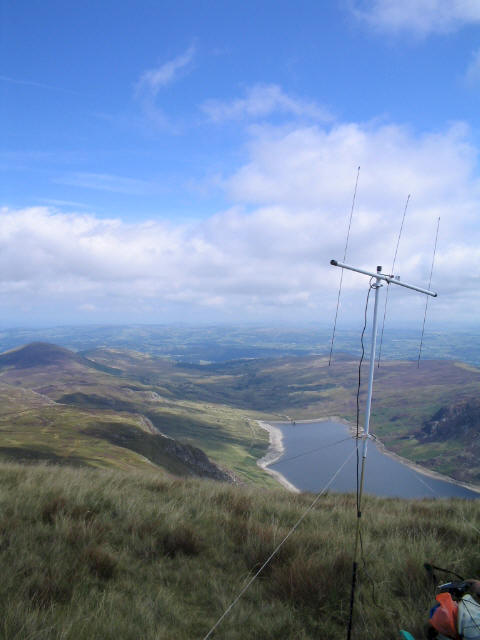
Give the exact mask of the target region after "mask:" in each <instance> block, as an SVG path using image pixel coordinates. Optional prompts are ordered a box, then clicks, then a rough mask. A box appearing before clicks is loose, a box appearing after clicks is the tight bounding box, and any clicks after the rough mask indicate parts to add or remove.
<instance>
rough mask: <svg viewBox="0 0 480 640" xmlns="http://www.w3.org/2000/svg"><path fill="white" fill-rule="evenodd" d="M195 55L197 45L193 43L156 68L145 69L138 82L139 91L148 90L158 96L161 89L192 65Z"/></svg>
mask: <svg viewBox="0 0 480 640" xmlns="http://www.w3.org/2000/svg"><path fill="white" fill-rule="evenodd" d="M194 56H195V47H194V46H193V45H191V46H190V47H189V48H188V49H187V50H186V51H184V53H182V54H180V55H179V56H177V57H176V58H173V59H172V60H169V61H168V62H165V63H164V64H162V65H160V67H157V68H156V69H149V70H148V71H145V72H144V73H143V74H142V75H141V76H140V80H139V81H138V83H137V88H136V90H137V92H139V93H143V92H148V93H151V94H152V95H154V96H156V95H157V93H158V92H159V90H160V89H162V88H163V87H166V86H167V85H169V84H171V83H172V82H173V81H174V80H176V79H177V78H178V75H179V73H180V72H181V71H182V70H184V69H185V68H186V67H188V66H189V65H190V63H191V62H192V61H193V59H194Z"/></svg>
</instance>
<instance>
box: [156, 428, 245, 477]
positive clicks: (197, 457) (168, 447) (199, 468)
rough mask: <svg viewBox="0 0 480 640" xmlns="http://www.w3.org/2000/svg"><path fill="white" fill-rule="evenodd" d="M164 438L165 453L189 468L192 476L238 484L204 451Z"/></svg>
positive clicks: (231, 473)
mask: <svg viewBox="0 0 480 640" xmlns="http://www.w3.org/2000/svg"><path fill="white" fill-rule="evenodd" d="M163 437H164V438H166V441H165V451H166V452H167V453H168V454H169V455H171V456H175V457H176V458H178V459H179V460H180V461H181V462H183V464H184V465H185V466H187V467H189V468H190V469H191V470H192V472H193V474H194V475H196V476H200V477H203V478H212V479H213V480H219V481H221V482H230V483H235V484H236V483H238V479H237V478H236V476H235V474H234V473H233V472H231V471H225V470H223V469H220V467H218V466H217V465H216V464H215V463H214V462H212V461H211V460H210V458H209V457H208V456H207V455H206V453H205V452H204V451H202V450H201V449H199V448H198V447H192V446H191V445H188V444H181V443H180V442H178V440H174V439H173V438H169V437H168V436H163Z"/></svg>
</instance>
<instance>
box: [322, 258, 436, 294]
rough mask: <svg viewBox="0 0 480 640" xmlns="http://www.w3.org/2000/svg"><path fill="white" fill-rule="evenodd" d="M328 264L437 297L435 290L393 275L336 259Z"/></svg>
mask: <svg viewBox="0 0 480 640" xmlns="http://www.w3.org/2000/svg"><path fill="white" fill-rule="evenodd" d="M330 264H331V265H333V266H334V267H340V268H341V269H348V270H349V271H356V272H357V273H363V275H365V276H370V277H371V278H379V279H380V280H385V282H388V283H389V284H398V285H399V286H401V287H406V288H407V289H413V290H414V291H419V292H420V293H425V294H426V295H427V296H432V297H433V298H436V297H437V293H436V291H430V290H429V289H423V288H422V287H417V286H415V285H413V284H407V283H406V282H401V281H400V280H396V279H395V277H393V276H387V275H385V274H383V273H379V272H375V273H374V272H373V271H365V269H359V268H358V267H352V266H350V265H349V264H344V263H343V262H338V260H330Z"/></svg>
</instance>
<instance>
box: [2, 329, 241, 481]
mask: <svg viewBox="0 0 480 640" xmlns="http://www.w3.org/2000/svg"><path fill="white" fill-rule="evenodd" d="M112 370H114V369H112V368H111V367H106V366H103V365H101V364H99V363H95V362H93V361H90V360H88V359H87V358H85V357H84V356H82V355H80V354H76V353H74V352H72V351H70V350H68V349H65V348H63V347H58V346H56V345H52V344H47V343H38V342H37V343H32V344H28V345H25V346H23V347H20V348H17V349H14V350H11V351H8V352H6V353H3V354H0V454H1V455H2V457H4V458H7V459H15V460H20V461H24V462H25V461H46V462H51V463H57V464H73V465H75V466H78V465H90V466H118V467H121V468H128V467H131V468H135V467H138V468H143V467H145V466H146V465H147V466H148V465H155V466H157V467H158V468H159V469H162V470H164V471H167V472H169V473H173V474H175V475H181V476H185V475H187V476H188V475H193V476H201V477H208V478H213V479H217V480H222V481H227V482H232V481H235V476H234V474H233V473H232V472H231V471H227V470H224V469H221V468H220V467H219V466H218V465H217V464H215V463H214V462H212V461H211V460H210V459H209V458H208V457H207V455H206V454H205V453H204V452H203V451H202V450H201V449H200V448H198V447H196V446H195V445H194V444H192V443H189V442H183V443H182V442H180V441H178V440H176V439H174V438H172V437H170V436H168V435H166V434H165V433H163V432H161V431H160V429H158V428H157V427H156V426H155V425H154V424H153V423H152V422H151V421H150V420H149V418H148V417H146V416H145V415H143V413H142V410H143V409H144V408H145V407H146V406H147V407H148V404H149V402H150V403H151V402H152V401H155V403H156V404H158V403H159V402H161V401H162V398H161V396H159V395H158V394H156V393H153V392H152V391H150V390H149V389H146V388H143V387H142V386H139V384H138V383H137V382H135V383H132V382H131V381H129V380H127V379H125V378H122V379H119V377H118V376H115V375H112V374H111V373H109V372H110V371H112ZM76 398H79V399H80V400H79V401H78V402H75V399H76ZM85 398H88V399H89V400H90V401H89V402H85ZM92 398H94V399H96V401H92V400H91V399H92Z"/></svg>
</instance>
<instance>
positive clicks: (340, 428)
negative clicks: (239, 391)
mask: <svg viewBox="0 0 480 640" xmlns="http://www.w3.org/2000/svg"><path fill="white" fill-rule="evenodd" d="M272 425H273V426H274V427H275V428H277V429H279V430H280V431H281V432H282V435H283V446H284V452H283V454H282V457H281V458H279V459H278V460H277V461H276V462H273V463H271V464H269V465H268V466H269V468H270V469H272V470H274V471H277V472H279V473H281V474H282V475H283V476H284V477H285V478H286V479H287V480H288V481H289V482H291V483H292V484H293V485H295V486H296V487H297V488H298V489H300V490H301V491H313V492H318V491H321V490H322V489H323V488H324V487H325V485H326V484H327V482H328V481H329V480H330V479H331V477H332V476H333V475H334V473H335V472H336V471H337V469H338V468H339V467H340V466H341V465H342V464H343V463H344V462H345V460H346V459H347V458H348V456H349V455H350V454H351V453H352V451H353V450H354V449H355V440H354V439H353V438H352V437H351V436H350V432H349V429H348V427H347V426H346V425H344V424H342V423H339V422H330V421H319V422H309V423H298V422H297V423H296V424H288V423H272ZM349 436H350V437H349ZM362 449H363V442H362V441H360V442H359V458H360V465H361V456H362ZM355 489H356V455H353V456H352V458H351V459H350V460H349V461H348V463H347V464H346V465H345V467H344V468H343V469H342V471H341V472H340V473H339V475H338V476H337V477H336V479H335V480H334V482H333V483H332V484H331V485H330V487H329V489H328V490H329V491H336V492H342V493H345V492H354V491H355ZM364 491H365V492H366V493H370V494H373V495H376V496H389V497H400V498H452V497H455V498H467V499H473V498H480V493H476V492H474V491H470V490H469V489H466V488H464V487H461V486H459V485H456V484H453V483H450V482H446V481H442V480H438V479H436V478H431V477H429V476H427V475H424V474H421V473H418V472H417V471H415V470H413V469H411V468H410V467H408V466H407V465H405V464H402V463H401V462H399V461H398V460H396V459H394V458H391V457H390V456H388V455H386V454H385V453H382V452H381V450H380V449H379V448H378V447H377V445H376V443H375V442H374V441H372V440H371V441H370V442H369V443H368V453H367V462H366V470H365V486H364Z"/></svg>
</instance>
